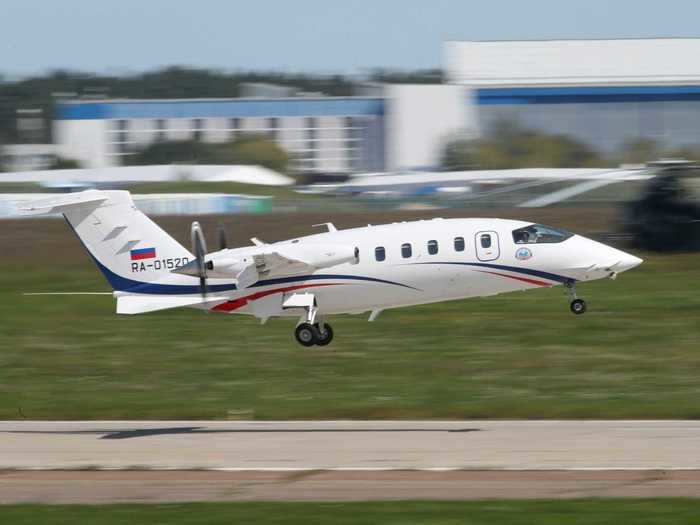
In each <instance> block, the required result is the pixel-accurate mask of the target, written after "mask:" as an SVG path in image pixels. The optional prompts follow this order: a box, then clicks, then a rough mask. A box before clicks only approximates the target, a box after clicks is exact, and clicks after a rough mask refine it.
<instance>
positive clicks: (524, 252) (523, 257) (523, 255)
mask: <svg viewBox="0 0 700 525" xmlns="http://www.w3.org/2000/svg"><path fill="white" fill-rule="evenodd" d="M530 257H532V252H531V251H530V248H520V249H518V251H517V252H515V258H516V259H518V260H519V261H527V260H528V259H529V258H530Z"/></svg>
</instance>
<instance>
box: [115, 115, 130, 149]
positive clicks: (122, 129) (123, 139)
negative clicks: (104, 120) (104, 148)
mask: <svg viewBox="0 0 700 525" xmlns="http://www.w3.org/2000/svg"><path fill="white" fill-rule="evenodd" d="M115 127H116V129H117V131H118V133H117V140H116V142H117V149H118V150H119V152H121V153H127V152H128V151H129V121H128V120H126V119H121V120H117V121H116V123H115Z"/></svg>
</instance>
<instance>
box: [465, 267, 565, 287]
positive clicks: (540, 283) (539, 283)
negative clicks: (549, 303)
mask: <svg viewBox="0 0 700 525" xmlns="http://www.w3.org/2000/svg"><path fill="white" fill-rule="evenodd" d="M477 271H478V272H481V273H489V274H491V275H498V276H499V277H508V278H509V279H515V280H516V281H522V282H524V283H528V284H534V285H535V286H552V283H548V282H545V281H539V280H537V279H530V278H528V277H519V276H515V275H508V274H505V273H498V272H488V271H486V270H477Z"/></svg>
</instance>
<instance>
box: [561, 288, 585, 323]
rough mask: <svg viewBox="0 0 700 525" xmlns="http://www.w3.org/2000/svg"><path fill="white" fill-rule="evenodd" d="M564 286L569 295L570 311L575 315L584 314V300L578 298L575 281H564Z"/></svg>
mask: <svg viewBox="0 0 700 525" xmlns="http://www.w3.org/2000/svg"><path fill="white" fill-rule="evenodd" d="M564 287H565V288H566V293H567V294H568V295H569V299H571V304H569V309H570V310H571V313H572V314H575V315H581V314H585V313H586V301H584V300H583V299H579V298H578V296H577V295H576V282H575V281H567V282H565V283H564Z"/></svg>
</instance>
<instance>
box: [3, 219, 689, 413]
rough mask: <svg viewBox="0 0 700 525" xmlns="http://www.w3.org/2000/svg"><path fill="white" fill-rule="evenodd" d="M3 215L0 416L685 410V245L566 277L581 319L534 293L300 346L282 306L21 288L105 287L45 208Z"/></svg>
mask: <svg viewBox="0 0 700 525" xmlns="http://www.w3.org/2000/svg"><path fill="white" fill-rule="evenodd" d="M248 220H257V219H253V218H251V219H248ZM264 220H266V221H269V220H271V219H269V218H266V219H264ZM6 224H11V225H12V228H10V229H9V230H6V231H11V232H12V235H7V236H6V238H5V246H6V249H5V251H4V252H3V253H2V259H0V326H1V329H0V419H13V418H21V417H24V416H26V417H28V418H37V419H57V418H66V419H83V418H85V419H110V418H116V419H126V418H135V419H138V418H156V419H161V418H217V419H223V418H257V419H287V418H299V419H306V418H555V417H559V418H698V417H700V379H699V378H700V293H699V292H700V268H699V265H698V262H699V260H700V256H698V255H697V254H695V255H676V256H649V255H645V254H642V256H643V257H645V259H646V260H647V261H646V262H645V264H643V265H642V266H641V267H639V268H637V269H635V270H633V271H631V272H628V273H625V274H624V275H622V276H621V277H620V278H619V279H618V280H616V281H599V282H595V283H590V284H586V285H582V286H580V289H579V292H580V294H581V295H582V296H584V297H586V298H587V300H588V302H589V307H590V311H589V313H587V314H586V315H585V316H581V317H576V316H573V315H571V314H570V313H569V312H568V305H567V301H566V299H565V296H564V295H563V291H562V289H561V288H554V289H544V290H533V291H530V292H528V293H515V294H508V295H503V296H498V297H492V298H484V299H474V300H467V301H458V302H450V303H443V304H437V305H431V306H422V307H415V308H409V309H402V310H395V311H387V312H385V313H383V314H382V316H381V317H380V319H379V320H378V321H377V322H375V323H371V324H370V323H367V322H366V319H365V317H338V318H334V319H333V320H332V323H333V327H334V329H335V332H336V340H335V341H334V343H333V345H332V346H330V347H328V348H325V349H303V348H301V347H299V346H298V345H297V344H296V343H295V342H294V340H293V337H292V329H293V324H294V322H293V321H291V320H286V321H285V320H278V321H274V320H273V321H270V323H268V325H266V326H264V327H261V326H260V325H258V324H257V322H256V321H254V320H253V319H250V318H247V317H239V316H226V315H217V314H206V313H203V312H199V311H194V310H173V311H166V312H162V313H155V314H148V315H144V316H135V317H123V316H116V315H115V314H114V300H113V299H112V298H111V297H110V296H44V297H27V296H23V295H22V294H21V292H23V291H75V290H80V291H108V288H107V285H106V283H105V282H104V281H103V279H102V276H101V275H100V274H99V273H98V271H97V270H96V269H95V268H94V267H93V266H92V264H91V262H90V261H89V259H88V257H87V256H86V255H85V254H84V253H83V252H82V250H81V249H80V246H79V244H78V243H77V242H76V241H75V240H74V239H72V238H71V236H70V234H69V233H68V232H67V228H65V226H64V225H63V224H61V223H60V222H59V221H53V222H50V221H49V222H46V223H38V222H33V221H21V222H16V223H6ZM263 226H264V225H263ZM240 227H241V228H242V229H245V228H251V225H250V224H248V225H245V226H244V225H240ZM180 228H181V229H182V231H183V232H186V227H185V225H184V224H182V225H178V227H177V230H178V231H179V229H180ZM291 229H294V228H291ZM8 255H9V256H8Z"/></svg>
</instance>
